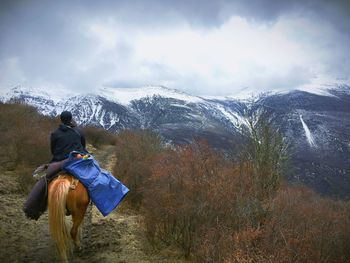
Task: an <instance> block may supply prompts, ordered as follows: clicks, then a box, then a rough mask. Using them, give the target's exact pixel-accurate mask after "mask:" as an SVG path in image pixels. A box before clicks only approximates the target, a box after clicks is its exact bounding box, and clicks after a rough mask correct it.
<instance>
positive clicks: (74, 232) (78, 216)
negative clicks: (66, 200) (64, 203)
mask: <svg viewBox="0 0 350 263" xmlns="http://www.w3.org/2000/svg"><path fill="white" fill-rule="evenodd" d="M84 214H85V211H78V212H77V213H74V214H72V221H73V226H72V229H71V230H70V235H71V237H72V239H73V241H74V245H75V247H76V248H77V249H79V250H80V249H81V244H80V236H79V226H80V224H81V222H83V219H84Z"/></svg>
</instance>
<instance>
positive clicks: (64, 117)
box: [60, 111, 72, 125]
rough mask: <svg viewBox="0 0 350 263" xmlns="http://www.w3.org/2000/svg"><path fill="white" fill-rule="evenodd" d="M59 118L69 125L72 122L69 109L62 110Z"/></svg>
mask: <svg viewBox="0 0 350 263" xmlns="http://www.w3.org/2000/svg"><path fill="white" fill-rule="evenodd" d="M60 118H61V121H62V122H63V123H64V124H66V125H69V124H71V122H72V113H71V112H70V111H63V112H62V113H61V115H60Z"/></svg>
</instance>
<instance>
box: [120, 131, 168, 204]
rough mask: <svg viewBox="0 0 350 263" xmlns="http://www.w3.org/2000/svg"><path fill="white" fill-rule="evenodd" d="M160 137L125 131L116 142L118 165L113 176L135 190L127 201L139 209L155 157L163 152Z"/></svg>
mask: <svg viewBox="0 0 350 263" xmlns="http://www.w3.org/2000/svg"><path fill="white" fill-rule="evenodd" d="M161 148H162V142H161V140H160V138H159V136H157V135H155V134H154V133H151V132H150V131H147V130H146V131H138V132H131V131H127V130H125V131H123V132H121V133H120V134H119V135H118V137H117V140H116V157H117V163H118V165H117V166H116V167H115V168H114V171H113V174H114V175H115V176H116V177H117V178H118V179H120V180H122V181H123V183H125V185H127V186H128V187H129V188H131V189H133V191H131V192H130V193H129V194H128V198H127V200H128V201H129V202H130V203H131V204H132V206H133V207H134V208H138V207H139V206H140V203H141V201H142V199H143V192H144V188H145V183H146V181H147V180H148V178H149V177H150V176H151V167H152V164H153V163H154V158H155V156H156V155H157V154H158V153H159V152H160V151H161Z"/></svg>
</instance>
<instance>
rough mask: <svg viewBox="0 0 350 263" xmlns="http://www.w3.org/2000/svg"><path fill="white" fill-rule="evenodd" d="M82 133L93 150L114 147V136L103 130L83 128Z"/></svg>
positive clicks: (92, 127) (89, 127) (90, 127)
mask: <svg viewBox="0 0 350 263" xmlns="http://www.w3.org/2000/svg"><path fill="white" fill-rule="evenodd" d="M82 132H83V134H84V135H85V138H86V141H87V142H88V143H89V144H91V145H92V146H94V147H95V148H100V147H101V146H103V145H114V144H115V141H116V136H115V134H112V133H109V132H107V131H106V130H104V129H103V128H97V127H94V126H85V127H84V128H83V129H82Z"/></svg>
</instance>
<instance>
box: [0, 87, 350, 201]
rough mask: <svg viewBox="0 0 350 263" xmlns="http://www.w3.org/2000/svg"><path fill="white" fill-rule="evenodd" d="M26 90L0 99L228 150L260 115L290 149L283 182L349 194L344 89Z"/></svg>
mask: <svg viewBox="0 0 350 263" xmlns="http://www.w3.org/2000/svg"><path fill="white" fill-rule="evenodd" d="M147 88H148V89H149V90H148V91H147ZM33 90H34V89H32V90H26V89H24V90H21V87H17V88H15V89H14V91H13V92H12V94H11V93H7V95H6V96H3V97H1V99H0V100H1V101H3V102H6V101H10V100H11V99H12V100H19V101H22V102H25V103H28V104H30V105H33V106H35V107H36V108H37V109H38V110H39V112H41V113H42V114H45V115H49V116H53V117H54V116H57V115H58V114H59V113H60V112H61V111H63V110H70V111H71V112H72V113H73V115H74V116H75V119H76V121H77V122H78V123H79V124H81V125H94V126H98V127H103V128H105V129H106V130H109V131H111V132H118V131H120V130H123V129H151V130H153V131H155V132H157V133H159V134H160V135H162V136H163V137H164V138H165V139H166V141H168V142H170V143H174V144H186V143H190V142H191V141H193V140H196V139H205V140H207V141H208V142H209V143H210V144H211V145H212V146H213V147H215V148H217V149H224V150H228V151H231V150H232V149H235V147H237V145H240V144H242V130H244V129H246V127H247V126H248V118H249V116H252V114H256V113H258V112H259V111H261V110H264V111H267V112H268V113H269V114H270V115H271V116H274V120H275V124H276V126H277V128H278V129H279V130H280V132H281V133H282V135H283V136H284V137H285V138H286V139H288V141H290V142H291V144H292V148H293V154H292V163H293V166H294V167H295V169H294V171H290V172H289V175H288V177H289V179H290V180H291V181H296V182H302V183H305V184H307V185H309V186H311V187H313V188H314V189H316V190H317V191H319V192H321V193H326V194H332V195H335V196H338V195H339V196H342V197H344V196H345V197H347V196H349V197H350V195H349V194H348V193H349V192H350V171H349V163H350V87H349V86H346V85H345V86H335V87H331V88H329V89H328V90H327V93H322V94H315V93H309V92H306V91H302V90H295V91H290V92H288V93H286V92H280V93H269V94H263V95H261V96H258V97H255V98H253V99H251V100H238V99H234V98H222V97H221V98H218V97H216V98H213V97H210V98H204V97H198V96H191V95H188V94H186V93H184V92H177V91H176V90H171V89H167V88H164V87H154V86H152V87H144V88H139V89H123V90H120V89H119V90H114V91H113V90H112V91H113V93H112V94H113V95H114V97H111V96H108V94H110V93H108V92H111V91H110V90H108V89H105V91H104V92H99V93H97V94H96V93H88V94H83V95H81V94H75V95H74V96H71V97H67V98H64V96H63V98H60V99H58V98H56V97H52V96H50V95H49V94H48V93H46V94H45V93H44V92H40V90H38V92H39V94H35V93H34V92H33ZM118 94H119V95H120V94H122V95H123V96H124V97H123V98H122V99H121V101H122V103H121V102H120V101H118V100H117V99H116V98H115V96H117V95H118ZM61 95H64V94H61ZM316 175H317V176H316Z"/></svg>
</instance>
